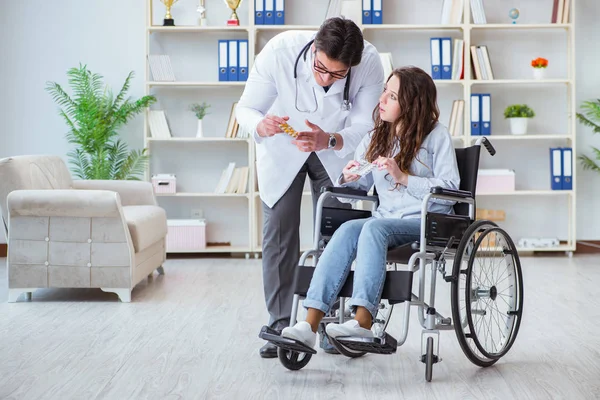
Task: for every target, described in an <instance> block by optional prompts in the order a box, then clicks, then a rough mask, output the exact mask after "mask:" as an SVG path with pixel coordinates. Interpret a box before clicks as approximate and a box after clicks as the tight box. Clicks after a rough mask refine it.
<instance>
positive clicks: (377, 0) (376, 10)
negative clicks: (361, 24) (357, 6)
mask: <svg viewBox="0 0 600 400" xmlns="http://www.w3.org/2000/svg"><path fill="white" fill-rule="evenodd" d="M382 2H383V0H373V2H372V3H371V15H372V17H371V18H372V20H371V23H373V24H382V23H383V13H382V4H381V3H382Z"/></svg>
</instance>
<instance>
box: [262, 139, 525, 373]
mask: <svg viewBox="0 0 600 400" xmlns="http://www.w3.org/2000/svg"><path fill="white" fill-rule="evenodd" d="M482 144H483V145H484V147H485V148H486V150H487V151H488V152H489V154H490V155H492V156H493V155H495V153H496V150H495V149H494V147H493V146H492V144H491V143H490V141H489V140H488V139H487V138H486V137H482V138H480V139H479V140H478V141H477V142H476V143H475V144H474V145H473V146H470V147H466V148H457V149H456V158H457V162H458V169H459V175H460V178H461V182H460V188H459V189H458V190H448V189H444V188H441V187H434V188H432V189H431V191H430V193H429V194H427V196H426V197H425V198H424V199H423V203H422V208H421V232H420V239H419V241H418V242H413V243H408V244H405V245H402V246H399V247H396V248H390V249H388V253H387V257H386V263H387V267H386V279H385V283H384V287H383V290H382V294H381V302H380V310H379V312H378V313H377V316H376V317H375V318H374V319H373V328H372V331H373V332H374V337H372V338H356V337H338V338H335V339H334V338H331V337H328V340H329V342H330V343H331V344H332V345H333V346H334V347H335V348H336V349H337V350H338V351H339V352H340V353H341V354H343V355H345V356H347V357H352V358H356V357H361V356H363V355H364V354H366V353H376V354H393V353H395V352H396V350H397V348H398V347H399V346H401V345H402V344H404V342H405V341H406V339H407V336H408V327H409V317H410V310H411V306H416V307H417V308H418V311H417V313H418V318H419V322H420V324H421V326H422V328H423V330H422V333H421V355H420V360H421V362H423V363H424V364H425V380H426V381H427V382H430V381H431V379H432V374H433V365H434V364H436V363H438V362H440V361H441V357H440V353H439V336H440V331H443V330H454V332H455V334H456V337H457V339H458V342H459V344H460V347H461V349H462V351H463V352H464V354H465V355H466V357H467V358H468V359H469V360H470V361H471V362H472V363H474V364H475V365H477V366H480V367H489V366H491V365H493V364H494V363H496V362H497V361H498V360H499V359H500V358H501V357H502V356H504V355H505V354H506V353H507V352H508V351H509V350H510V348H511V346H512V345H513V343H514V341H515V339H516V337H517V334H518V331H519V326H520V324H521V317H522V313H523V276H522V272H521V264H520V260H519V255H518V253H517V250H516V247H515V244H514V242H513V240H512V239H511V238H510V236H509V235H508V234H507V233H506V232H505V231H504V230H503V229H502V228H500V227H499V226H497V225H496V224H495V223H494V222H493V221H487V220H475V210H476V208H475V197H474V194H475V189H476V184H477V171H478V168H479V158H480V149H481V145H482ZM331 196H334V197H339V198H346V199H353V200H362V201H369V202H371V203H372V210H375V209H376V207H377V204H378V197H377V195H376V192H374V194H373V195H368V194H367V192H365V191H360V190H355V189H350V188H345V187H335V188H332V187H327V188H323V189H322V190H321V195H320V196H319V200H318V203H317V212H316V218H315V221H320V223H315V233H314V245H313V248H312V249H310V250H307V251H305V252H304V253H302V255H301V257H300V260H299V266H298V268H297V269H296V274H295V281H294V285H295V291H294V293H295V294H294V300H293V306H292V312H291V321H290V326H293V325H294V324H295V323H296V318H297V314H298V306H299V302H300V299H301V298H304V297H306V293H307V291H308V288H309V285H310V281H311V278H312V274H313V272H314V267H311V266H308V265H306V261H307V259H308V257H313V259H314V261H315V264H314V265H316V262H318V257H319V255H320V254H321V253H322V251H323V250H324V248H325V246H326V244H327V242H328V240H329V239H330V238H331V236H332V235H333V233H334V232H335V230H336V229H337V228H338V227H339V226H340V225H341V224H342V223H344V222H346V221H348V220H350V219H355V218H368V217H370V216H371V212H372V211H368V210H360V209H342V208H328V207H324V206H323V203H324V201H325V200H326V199H327V198H329V197H331ZM431 199H443V200H450V201H453V202H455V205H454V214H437V213H432V212H428V204H429V201H430V200H431ZM450 257H454V260H453V263H452V270H451V271H450V270H448V271H447V270H446V260H447V259H448V258H450ZM399 266H402V268H399ZM428 269H430V271H431V272H430V274H429V280H428V282H427V283H426V271H427V270H428ZM417 272H418V273H419V275H418V282H419V283H418V293H417V294H413V291H412V286H413V276H414V274H416V273H417ZM438 273H439V274H440V275H441V277H442V279H443V280H444V281H445V282H446V283H449V284H450V285H451V288H450V297H451V298H450V301H451V310H452V316H451V317H444V316H442V315H441V314H440V313H438V312H437V311H436V309H435V287H436V277H437V274H438ZM352 282H353V271H350V274H349V276H348V278H347V280H346V282H345V283H344V285H343V287H342V289H341V290H340V292H339V294H338V300H339V309H338V310H336V311H335V312H330V313H329V314H327V315H326V316H325V318H324V319H323V321H322V323H323V324H324V323H329V322H339V323H344V322H345V321H347V320H348V319H350V318H352V314H351V313H352V311H351V310H347V309H346V307H345V303H344V300H345V298H348V297H351V295H352ZM426 285H429V289H430V290H429V293H428V298H426V294H425V289H426ZM426 300H427V301H426ZM396 305H402V306H403V307H402V308H403V311H404V313H403V314H404V320H403V323H402V331H401V334H400V337H399V339H396V338H394V337H393V336H392V335H391V334H390V333H388V332H387V331H386V329H387V327H388V323H389V319H390V317H391V314H392V310H393V309H394V306H396ZM323 334H325V332H323ZM259 337H260V338H262V339H264V340H267V341H269V342H271V343H273V344H274V345H276V346H277V347H278V357H279V360H280V362H281V363H282V364H283V366H284V367H286V368H288V369H290V370H299V369H301V368H304V367H305V366H306V365H307V364H308V362H309V361H310V359H311V357H312V355H313V354H316V350H315V349H313V348H310V347H308V346H306V345H304V344H303V343H301V342H299V341H296V340H293V339H288V338H284V337H281V336H280V333H279V332H278V331H275V330H273V329H271V328H270V327H268V326H263V327H262V329H261V331H260V333H259Z"/></svg>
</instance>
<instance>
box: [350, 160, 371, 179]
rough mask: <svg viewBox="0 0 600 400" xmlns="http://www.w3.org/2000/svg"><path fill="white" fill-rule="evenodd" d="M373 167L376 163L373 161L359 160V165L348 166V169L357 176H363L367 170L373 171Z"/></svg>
mask: <svg viewBox="0 0 600 400" xmlns="http://www.w3.org/2000/svg"><path fill="white" fill-rule="evenodd" d="M375 167H376V165H375V164H373V163H370V162H367V161H360V165H356V166H354V167H352V168H350V169H349V170H348V171H350V172H351V173H353V174H356V175H359V176H365V175H367V174H368V173H369V172H371V171H373V169H374V168H375Z"/></svg>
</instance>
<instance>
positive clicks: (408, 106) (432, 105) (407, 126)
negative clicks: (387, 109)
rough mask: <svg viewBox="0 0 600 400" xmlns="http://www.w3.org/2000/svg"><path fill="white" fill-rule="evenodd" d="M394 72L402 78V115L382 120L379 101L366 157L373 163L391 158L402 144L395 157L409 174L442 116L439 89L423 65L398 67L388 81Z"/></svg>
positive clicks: (400, 93)
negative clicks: (391, 119)
mask: <svg viewBox="0 0 600 400" xmlns="http://www.w3.org/2000/svg"><path fill="white" fill-rule="evenodd" d="M392 75H395V76H396V77H397V78H398V79H399V80H400V89H399V91H398V103H399V104H400V116H399V117H398V119H397V120H396V121H394V122H385V121H382V120H381V117H380V115H379V103H377V106H376V107H375V109H374V110H373V119H374V121H375V125H374V128H373V131H372V136H371V141H370V143H369V147H368V148H367V151H366V153H365V160H367V161H369V162H373V161H375V160H376V159H377V157H379V156H382V157H391V156H392V154H393V152H394V149H395V148H397V146H399V147H400V151H399V152H398V154H396V156H394V160H395V161H396V162H397V163H398V167H400V171H402V172H404V173H405V174H410V172H411V164H412V162H413V160H414V159H415V158H416V156H417V153H418V152H419V149H420V148H421V144H422V143H423V140H425V137H426V136H427V135H428V134H429V133H430V132H431V131H432V130H433V127H434V126H435V124H436V123H437V122H438V119H439V117H440V110H439V108H438V106H437V90H436V87H435V83H434V82H433V80H432V79H431V77H430V76H429V75H428V74H427V73H426V72H425V71H423V70H422V69H420V68H417V67H402V68H397V69H395V70H394V71H393V72H392V74H391V75H390V76H389V77H388V79H387V81H388V82H389V80H390V78H391V77H392ZM428 167H431V166H428Z"/></svg>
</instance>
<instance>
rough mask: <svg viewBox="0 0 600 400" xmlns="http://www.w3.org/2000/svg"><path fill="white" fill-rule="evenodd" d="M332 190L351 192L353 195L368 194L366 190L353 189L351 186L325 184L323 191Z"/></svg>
mask: <svg viewBox="0 0 600 400" xmlns="http://www.w3.org/2000/svg"><path fill="white" fill-rule="evenodd" d="M323 192H331V193H333V194H350V195H352V196H367V191H366V190H361V189H353V188H349V187H334V186H323V187H322V188H321V193H323Z"/></svg>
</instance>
